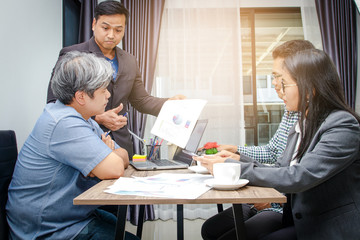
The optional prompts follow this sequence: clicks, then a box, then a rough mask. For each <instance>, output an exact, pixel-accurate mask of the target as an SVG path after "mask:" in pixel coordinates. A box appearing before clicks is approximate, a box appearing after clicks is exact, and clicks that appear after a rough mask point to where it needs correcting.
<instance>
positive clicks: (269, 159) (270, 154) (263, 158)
mask: <svg viewBox="0 0 360 240" xmlns="http://www.w3.org/2000/svg"><path fill="white" fill-rule="evenodd" d="M298 120H299V113H298V112H289V111H287V110H285V112H284V116H283V118H282V120H281V122H280V124H279V128H278V130H277V131H276V133H275V134H274V136H273V137H272V138H271V140H270V141H269V143H268V144H267V145H264V146H250V147H243V146H238V151H239V153H241V154H244V155H246V156H248V157H251V158H253V159H254V160H256V161H258V162H260V163H264V164H274V163H275V162H276V161H277V159H278V158H279V157H280V155H281V154H282V153H283V152H284V150H285V147H286V142H287V138H288V135H289V131H290V128H291V127H292V126H294V124H295V123H296V122H297V121H298Z"/></svg>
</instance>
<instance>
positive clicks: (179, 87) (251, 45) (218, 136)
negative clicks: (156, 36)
mask: <svg viewBox="0 0 360 240" xmlns="http://www.w3.org/2000/svg"><path fill="white" fill-rule="evenodd" d="M181 3H183V2H181ZM184 4H185V3H184ZM196 4H197V2H196V1H192V2H191V5H189V6H184V5H182V4H180V1H169V2H167V5H166V6H165V9H164V15H163V18H162V23H161V32H160V42H159V49H158V57H157V67H156V73H155V85H154V87H153V91H154V95H155V96H159V97H170V96H173V95H175V94H179V93H181V94H184V95H186V96H187V97H188V98H202V99H207V100H208V103H207V105H206V106H205V108H204V110H203V112H202V115H201V116H200V118H207V119H209V124H208V126H207V129H206V132H205V134H204V136H203V140H202V143H204V142H208V141H217V142H218V143H221V144H236V145H244V144H247V145H248V146H250V145H263V144H266V143H268V141H269V140H270V138H271V137H272V136H273V134H274V133H275V131H276V129H277V127H278V125H279V123H280V121H281V118H282V115H283V112H284V110H283V102H282V100H280V99H279V98H278V96H277V94H276V92H275V91H274V86H273V85H272V84H271V73H272V63H273V60H272V51H273V49H274V48H276V47H277V46H278V45H280V44H282V43H283V42H285V41H288V40H291V39H303V38H304V34H303V28H302V21H301V14H300V8H266V9H265V8H241V9H239V7H236V6H235V7H233V6H231V7H226V8H225V7H224V6H211V7H205V6H195V5H196ZM254 79H255V80H254ZM154 121H155V119H153V118H151V117H150V118H148V120H147V126H148V127H147V129H148V131H150V129H151V126H152V124H153V123H154ZM200 145H201V144H200Z"/></svg>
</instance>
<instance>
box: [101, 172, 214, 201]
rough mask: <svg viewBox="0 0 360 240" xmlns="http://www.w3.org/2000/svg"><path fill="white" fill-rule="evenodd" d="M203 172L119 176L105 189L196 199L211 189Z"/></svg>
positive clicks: (113, 191) (150, 195)
mask: <svg viewBox="0 0 360 240" xmlns="http://www.w3.org/2000/svg"><path fill="white" fill-rule="evenodd" d="M211 178H213V177H212V176H211V175H202V174H176V173H161V174H158V175H154V176H151V177H133V178H126V177H121V178H119V179H118V180H117V181H116V182H115V183H114V184H113V185H111V186H109V187H108V189H106V190H105V192H107V193H112V194H119V195H136V196H149V197H166V198H181V199H195V198H198V197H199V196H200V195H202V194H203V193H205V192H206V191H208V190H209V189H210V187H209V186H207V185H206V184H205V182H204V181H205V180H207V179H211Z"/></svg>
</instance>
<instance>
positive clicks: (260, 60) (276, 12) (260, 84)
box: [240, 8, 304, 145]
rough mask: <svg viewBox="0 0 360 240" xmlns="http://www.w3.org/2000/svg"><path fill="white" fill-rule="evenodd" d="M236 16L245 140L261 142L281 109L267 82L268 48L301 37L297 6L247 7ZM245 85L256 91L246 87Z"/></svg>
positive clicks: (269, 67)
mask: <svg viewBox="0 0 360 240" xmlns="http://www.w3.org/2000/svg"><path fill="white" fill-rule="evenodd" d="M240 16H241V34H242V58H243V77H244V79H247V82H246V84H245V81H244V86H247V87H246V88H245V87H244V92H243V93H244V99H245V100H244V101H245V106H244V108H245V109H244V112H245V132H246V144H247V145H264V144H267V143H268V142H269V140H270V139H271V137H272V136H273V135H274V133H275V131H276V129H277V127H278V125H279V123H280V121H281V118H282V115H283V113H284V109H283V102H282V100H281V99H279V98H278V96H277V94H276V92H275V91H274V86H273V85H272V84H271V73H272V62H273V59H272V51H273V50H274V49H275V48H276V47H277V46H279V45H281V44H282V43H284V42H286V41H289V40H293V39H304V33H303V27H302V21H301V13H300V8H251V9H250V8H247V9H241V10H240ZM253 79H256V81H253ZM249 85H251V86H252V87H251V88H252V89H256V92H254V91H248V89H249V88H250V87H249ZM245 89H246V90H247V91H245Z"/></svg>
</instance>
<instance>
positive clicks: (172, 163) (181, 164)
mask: <svg viewBox="0 0 360 240" xmlns="http://www.w3.org/2000/svg"><path fill="white" fill-rule="evenodd" d="M207 123H208V120H207V119H202V120H198V121H197V122H196V124H195V127H194V129H193V131H192V133H191V135H190V138H189V141H188V142H187V144H186V146H185V148H184V149H182V148H180V147H177V148H176V151H175V153H174V157H173V159H158V160H146V162H133V161H130V164H131V165H132V166H133V167H134V168H136V170H142V171H150V170H157V169H158V170H165V169H179V168H188V167H189V166H190V165H191V163H192V161H193V159H192V156H191V153H196V152H197V149H198V147H199V144H200V140H201V138H202V136H203V134H204V132H205V128H206V125H207Z"/></svg>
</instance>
